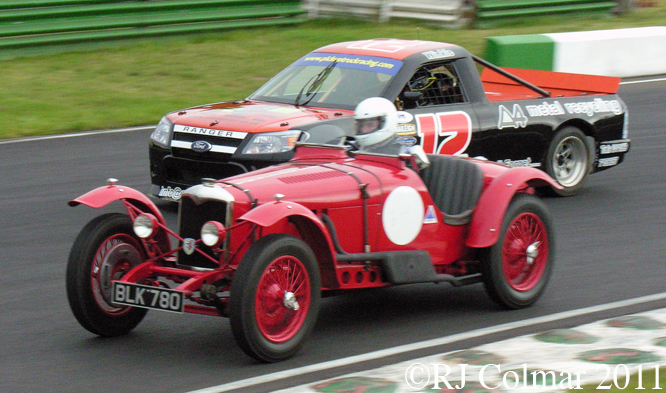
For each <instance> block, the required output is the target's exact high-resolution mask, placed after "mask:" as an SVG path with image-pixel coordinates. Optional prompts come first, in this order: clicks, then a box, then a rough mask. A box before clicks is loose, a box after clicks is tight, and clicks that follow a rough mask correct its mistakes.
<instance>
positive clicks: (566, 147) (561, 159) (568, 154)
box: [546, 126, 590, 196]
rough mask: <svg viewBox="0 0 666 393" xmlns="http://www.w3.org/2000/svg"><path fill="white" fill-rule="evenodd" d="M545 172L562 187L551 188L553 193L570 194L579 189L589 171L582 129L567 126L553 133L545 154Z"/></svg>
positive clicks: (588, 157) (587, 149)
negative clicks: (553, 135)
mask: <svg viewBox="0 0 666 393" xmlns="http://www.w3.org/2000/svg"><path fill="white" fill-rule="evenodd" d="M546 173H548V174H549V175H550V176H551V177H552V178H553V179H555V181H556V182H557V183H558V184H559V185H561V186H562V187H563V189H562V190H558V189H555V188H553V189H552V192H553V194H555V195H559V196H572V195H575V194H576V193H578V191H580V189H581V188H582V187H583V185H584V184H585V181H586V180H587V176H588V174H589V173H590V151H589V147H588V144H587V142H586V136H585V134H583V132H582V131H580V130H579V129H578V128H576V127H570V126H569V127H564V128H562V130H560V131H558V132H557V133H556V134H555V137H554V138H553V140H552V142H551V143H550V146H549V147H548V152H547V154H546Z"/></svg>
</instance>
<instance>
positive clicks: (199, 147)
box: [192, 141, 213, 153]
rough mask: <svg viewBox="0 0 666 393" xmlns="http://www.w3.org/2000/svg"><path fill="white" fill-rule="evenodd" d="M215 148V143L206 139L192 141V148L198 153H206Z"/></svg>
mask: <svg viewBox="0 0 666 393" xmlns="http://www.w3.org/2000/svg"><path fill="white" fill-rule="evenodd" d="M212 148H213V145H211V144H210V143H208V142H206V141H196V142H192V150H194V151H196V152H197V153H205V152H207V151H209V150H210V149H212Z"/></svg>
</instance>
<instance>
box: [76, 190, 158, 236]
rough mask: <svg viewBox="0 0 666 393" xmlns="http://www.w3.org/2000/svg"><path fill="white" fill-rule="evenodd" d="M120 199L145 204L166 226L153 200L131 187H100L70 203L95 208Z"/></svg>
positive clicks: (140, 204) (134, 203)
mask: <svg viewBox="0 0 666 393" xmlns="http://www.w3.org/2000/svg"><path fill="white" fill-rule="evenodd" d="M119 200H127V201H129V202H130V203H132V205H134V206H136V207H141V206H142V205H144V206H145V207H146V208H148V209H150V213H152V214H153V215H154V216H155V217H157V219H158V220H159V221H160V223H161V224H162V225H164V226H166V222H165V221H164V217H163V216H162V213H161V212H160V209H158V208H157V206H156V205H155V204H154V203H153V201H151V200H150V199H149V198H148V197H147V196H145V195H144V194H143V193H141V192H139V191H137V190H135V189H133V188H130V187H125V186H116V185H109V186H102V187H98V188H96V189H94V190H92V191H88V192H87V193H85V194H83V195H81V196H80V197H78V198H75V199H72V200H71V201H69V202H68V204H69V206H72V207H73V206H78V205H86V206H88V207H91V208H93V209H99V208H101V207H104V206H106V205H108V204H109V203H111V202H115V201H119Z"/></svg>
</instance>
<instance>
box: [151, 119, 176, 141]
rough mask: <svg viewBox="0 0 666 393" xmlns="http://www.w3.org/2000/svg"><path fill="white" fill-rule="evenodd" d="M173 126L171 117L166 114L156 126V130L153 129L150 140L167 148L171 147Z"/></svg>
mask: <svg viewBox="0 0 666 393" xmlns="http://www.w3.org/2000/svg"><path fill="white" fill-rule="evenodd" d="M172 127H173V123H172V122H170V121H169V119H167V118H166V116H164V117H163V118H162V120H160V122H159V123H158V124H157V127H155V131H153V133H152V134H150V140H151V141H153V143H154V144H156V145H158V146H162V147H165V148H168V147H169V143H170V142H171V129H172Z"/></svg>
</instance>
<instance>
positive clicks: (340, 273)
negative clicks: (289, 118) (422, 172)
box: [70, 146, 559, 315]
mask: <svg viewBox="0 0 666 393" xmlns="http://www.w3.org/2000/svg"><path fill="white" fill-rule="evenodd" d="M454 159H456V160H464V159H463V158H454ZM467 160H468V161H471V162H473V163H475V164H476V165H478V166H479V167H480V168H481V171H482V172H483V191H482V192H481V196H480V198H479V201H478V203H477V204H476V207H475V210H474V213H473V216H472V218H471V221H470V222H469V223H465V224H462V225H449V224H446V223H445V222H444V215H443V213H442V212H441V211H440V210H439V209H437V208H434V209H433V210H428V209H430V207H435V206H436V205H435V203H434V202H433V199H432V198H431V196H430V193H429V192H428V189H427V188H426V185H425V184H424V182H423V181H422V180H421V177H420V176H419V174H418V173H417V171H415V170H413V169H411V168H409V167H408V166H407V161H409V160H408V158H406V157H400V158H399V157H390V156H381V155H370V154H358V155H356V156H350V155H349V154H348V152H347V150H346V149H344V148H342V147H330V146H328V147H323V146H300V147H298V148H297V152H296V155H295V157H294V158H293V159H292V160H291V161H290V162H288V163H285V164H282V165H278V166H273V167H269V168H265V169H262V170H258V171H255V172H251V173H248V174H244V175H239V176H235V177H231V178H227V179H224V180H220V181H217V182H215V183H214V184H213V183H211V184H209V185H208V186H204V185H200V186H195V187H193V188H191V189H189V190H187V191H185V192H184V194H183V199H187V198H191V199H192V200H197V201H198V202H197V203H200V202H201V200H208V199H209V196H207V195H208V194H211V195H212V194H216V195H218V196H219V195H223V196H224V197H225V198H227V199H228V200H229V201H233V202H232V203H230V206H231V205H233V208H232V209H230V212H231V213H232V217H231V218H228V220H227V222H226V223H224V224H225V225H226V226H227V228H226V229H227V240H226V243H225V245H224V246H220V248H219V249H217V250H216V254H215V255H219V256H218V257H213V256H211V255H208V254H206V253H205V252H203V251H202V250H201V249H200V248H199V247H198V248H197V249H196V250H195V252H197V253H200V254H203V255H204V259H205V260H207V261H208V262H212V263H215V264H216V266H217V267H216V268H214V269H212V270H203V269H196V268H193V267H190V266H184V265H182V264H181V263H180V261H178V260H177V257H176V256H177V255H178V253H179V252H180V251H181V250H183V238H184V236H182V235H179V234H176V233H175V232H173V231H171V230H169V229H168V228H167V227H166V224H165V222H164V219H163V217H162V216H161V214H160V213H159V210H158V209H157V208H156V207H155V205H154V204H152V203H151V202H150V201H149V200H148V198H147V197H145V196H144V195H143V194H141V193H139V192H137V191H135V190H132V189H130V188H127V187H123V186H115V185H112V186H107V187H100V188H98V189H96V190H93V191H91V192H89V193H88V194H85V195H83V196H81V197H79V198H76V199H75V200H73V201H71V202H70V205H72V206H75V205H77V204H84V205H87V206H90V207H93V208H99V207H101V206H103V205H106V204H108V203H110V202H112V201H114V200H121V201H122V202H123V203H124V204H125V207H126V208H127V210H128V213H129V215H130V217H131V218H132V219H134V218H135V217H136V216H137V215H138V214H140V213H142V212H145V213H150V214H152V215H154V216H155V217H156V222H157V223H158V226H159V229H158V230H157V231H156V234H155V235H154V236H152V237H151V238H149V239H146V240H144V245H145V247H146V255H148V260H147V261H146V262H145V263H143V264H141V265H139V266H137V267H135V268H134V269H133V270H131V271H130V272H129V273H127V274H126V275H125V276H123V277H122V279H121V280H120V281H121V282H128V283H146V282H148V283H150V282H155V283H160V285H163V284H162V281H161V280H164V279H166V280H170V281H173V282H175V283H177V286H176V287H175V288H174V289H176V290H179V291H183V292H184V293H185V295H186V297H187V298H189V299H190V300H191V301H192V302H193V304H188V305H186V307H185V311H186V312H193V313H200V314H207V315H224V314H225V307H226V302H228V299H224V298H222V299H219V302H218V300H216V302H217V303H216V304H213V302H209V301H207V300H205V299H202V298H201V297H199V296H197V295H195V293H196V292H197V291H199V290H200V288H201V286H202V284H204V283H214V282H218V283H220V282H221V283H223V284H221V285H222V288H221V290H224V286H225V285H226V287H227V288H228V286H229V283H230V282H231V280H233V276H234V273H235V270H236V267H237V266H238V264H239V263H240V262H241V259H242V257H243V255H244V253H245V252H246V251H247V250H248V248H249V247H250V245H251V244H252V243H253V242H255V241H257V240H258V239H260V238H262V237H264V236H267V235H269V234H273V233H286V234H291V235H294V236H296V237H299V238H301V239H303V240H304V241H305V242H306V243H307V244H308V245H309V246H310V248H311V249H312V250H313V252H314V254H315V255H316V259H317V261H318V264H319V270H320V272H321V285H322V290H323V291H327V290H340V289H358V288H372V287H384V286H390V285H393V284H392V283H391V282H389V281H388V280H387V278H386V274H385V272H383V271H382V266H381V265H380V264H378V263H373V262H372V260H371V259H372V258H368V260H364V258H363V257H359V260H358V261H354V260H353V259H354V258H351V259H352V260H351V261H350V260H349V259H350V258H347V259H346V260H345V261H344V262H341V261H340V260H339V259H340V258H341V257H340V254H339V253H338V252H337V251H336V245H335V243H336V241H337V242H338V243H339V247H340V248H341V249H342V250H344V252H346V253H347V254H348V255H366V256H367V255H370V256H372V253H385V252H394V251H416V250H425V251H427V252H428V254H429V255H430V260H431V261H432V264H433V265H434V267H435V270H436V272H437V273H438V274H446V275H451V276H453V277H460V276H467V275H470V274H478V272H479V268H478V266H477V258H476V257H477V251H478V250H479V249H482V248H486V247H489V246H491V245H492V244H494V243H495V242H496V241H497V238H498V232H499V227H500V226H501V223H502V218H503V217H504V213H505V211H506V208H507V206H508V205H509V203H510V201H511V200H512V198H513V197H514V195H515V194H517V193H531V192H532V191H533V189H534V188H535V187H542V186H549V187H556V188H557V187H559V186H558V185H557V184H556V183H555V182H554V181H553V180H552V179H550V178H549V177H548V176H547V175H545V174H544V173H543V172H541V171H539V170H537V169H533V168H508V167H505V166H503V165H500V164H496V163H492V162H486V161H480V160H472V159H467ZM398 188H400V189H401V190H408V191H410V190H415V191H416V193H417V194H418V198H420V199H421V200H422V202H423V206H424V208H425V209H426V210H425V212H426V216H427V212H428V211H430V212H434V214H435V216H434V217H426V216H424V217H423V218H422V217H417V220H416V221H417V222H418V220H423V224H422V226H421V228H420V229H419V230H418V232H417V233H416V232H415V233H413V239H411V240H410V241H408V242H407V243H406V244H396V241H395V239H391V236H390V235H388V234H387V228H388V229H392V230H393V231H398V236H402V235H403V234H402V233H401V232H400V231H401V229H400V228H399V226H400V225H402V222H401V223H400V225H397V226H393V227H391V226H392V225H393V224H390V223H389V224H386V223H385V222H383V221H382V217H383V216H386V215H389V214H390V213H391V212H390V211H387V209H388V208H387V198H388V197H389V195H391V193H392V192H393V191H395V190H396V189H398ZM410 192H412V193H413V191H410ZM416 193H413V195H416ZM408 194H409V193H408ZM417 201H418V200H417ZM181 203H182V202H181ZM417 205H418V203H417ZM393 206H395V208H397V209H398V210H399V209H400V208H402V206H400V204H394V205H393ZM183 214H185V213H184V212H183V207H182V206H181V217H180V220H181V221H182V220H185V219H186V218H185V217H184V216H183ZM400 214H403V213H400ZM410 214H412V213H411V212H410V211H409V209H407V213H405V214H404V216H405V217H406V218H407V219H409V218H410V217H409V215H410ZM421 214H422V213H421ZM325 217H326V218H327V219H329V220H330V222H331V223H332V227H331V225H330V224H329V225H327V223H326V219H325ZM399 217H402V216H399ZM188 218H189V217H188ZM412 218H413V217H412ZM204 219H208V218H205V217H204ZM210 219H213V217H211V218H210ZM168 237H171V238H175V239H176V240H177V242H178V244H179V247H177V248H172V247H171V243H170V242H169V240H168ZM408 240H409V239H408ZM196 242H197V244H199V245H201V239H198V240H196ZM398 243H404V242H401V241H399V242H398ZM223 247H224V249H223ZM338 251H339V250H338ZM220 302H221V304H222V306H220ZM196 303H198V304H196Z"/></svg>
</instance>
